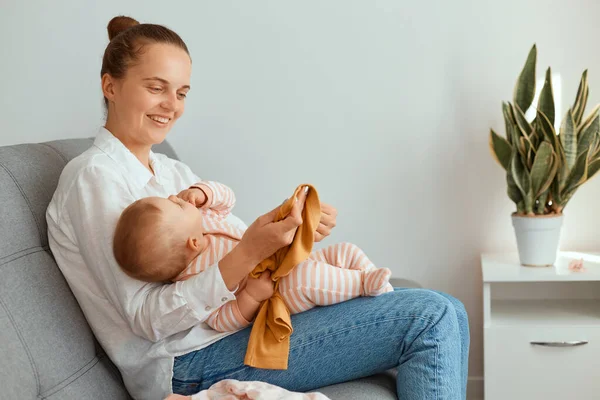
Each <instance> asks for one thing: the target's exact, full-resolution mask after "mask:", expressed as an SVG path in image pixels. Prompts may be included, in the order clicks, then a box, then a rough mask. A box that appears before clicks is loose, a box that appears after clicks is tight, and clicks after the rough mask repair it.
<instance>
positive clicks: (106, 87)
mask: <svg viewBox="0 0 600 400" xmlns="http://www.w3.org/2000/svg"><path fill="white" fill-rule="evenodd" d="M115 83H116V82H115V79H114V78H113V77H112V76H110V75H109V74H104V75H102V94H104V97H106V98H107V99H108V101H114V99H115Z"/></svg>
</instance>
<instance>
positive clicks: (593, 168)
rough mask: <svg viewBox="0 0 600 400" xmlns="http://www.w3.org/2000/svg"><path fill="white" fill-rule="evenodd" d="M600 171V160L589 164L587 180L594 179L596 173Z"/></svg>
mask: <svg viewBox="0 0 600 400" xmlns="http://www.w3.org/2000/svg"><path fill="white" fill-rule="evenodd" d="M598 170H600V159H598V160H594V161H592V162H591V163H590V164H588V176H587V180H588V181H589V180H590V179H592V177H593V176H594V175H596V172H598Z"/></svg>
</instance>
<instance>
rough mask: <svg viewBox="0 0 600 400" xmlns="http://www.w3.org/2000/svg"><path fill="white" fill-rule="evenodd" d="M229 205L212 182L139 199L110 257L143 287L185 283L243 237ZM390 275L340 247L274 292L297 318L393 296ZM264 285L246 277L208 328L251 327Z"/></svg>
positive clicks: (300, 268) (228, 194)
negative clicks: (339, 305)
mask: <svg viewBox="0 0 600 400" xmlns="http://www.w3.org/2000/svg"><path fill="white" fill-rule="evenodd" d="M234 205H235V196H234V193H233V191H232V190H231V189H230V188H228V187H227V186H225V185H223V184H221V183H217V182H212V181H203V182H200V183H198V184H196V185H194V186H192V187H191V188H190V189H189V190H186V191H183V192H182V193H180V194H179V195H178V196H169V198H168V199H165V198H160V197H147V198H143V199H141V200H138V201H136V202H134V203H133V204H131V205H130V206H129V207H127V208H126V209H125V210H124V211H123V213H122V214H121V216H120V218H119V221H118V223H117V227H116V230H115V236H114V248H113V250H114V254H115V258H116V260H117V262H118V263H119V265H120V266H121V268H122V269H123V270H124V271H125V272H126V273H127V274H128V275H129V276H131V277H133V278H136V279H140V280H143V281H147V282H166V281H178V280H185V279H188V278H189V277H191V276H194V275H196V274H199V273H202V272H203V271H204V269H206V268H208V267H209V266H211V265H213V264H215V263H217V262H219V261H220V260H221V259H222V258H223V257H224V256H225V255H226V254H227V253H229V252H230V251H231V250H232V249H233V248H234V247H235V246H236V245H237V244H238V243H239V242H240V240H241V238H242V235H243V233H244V232H243V231H242V230H240V229H238V228H236V227H235V226H233V225H231V224H230V223H228V222H227V221H226V218H227V216H228V215H229V214H230V212H231V210H232V209H233V206H234ZM390 276H391V271H390V270H389V269H387V268H376V267H375V266H374V265H373V264H372V263H371V262H370V261H369V259H368V258H367V256H366V255H365V254H364V253H363V251H362V250H361V249H359V248H358V247H356V246H355V245H353V244H349V243H340V244H335V245H332V246H329V247H327V248H325V249H321V250H317V251H313V252H312V253H311V254H310V255H309V257H308V259H307V260H306V261H304V262H302V263H300V264H298V265H297V266H296V267H295V268H294V269H293V270H292V272H290V273H289V274H288V275H287V276H285V277H282V278H281V279H280V281H279V293H280V294H281V297H282V298H283V301H284V302H285V304H286V306H287V307H288V309H289V310H290V313H291V314H296V313H299V312H302V311H306V310H308V309H311V308H313V307H315V306H317V305H318V306H324V305H332V304H337V303H340V302H342V301H346V300H350V299H353V298H356V297H359V296H378V295H380V294H383V293H386V292H390V291H392V290H393V288H392V286H391V285H390V283H389V278H390ZM269 286H270V287H272V282H270V276H269V274H268V273H263V274H262V275H261V277H260V278H258V279H253V278H246V279H245V280H244V281H243V282H241V283H240V285H239V287H238V289H237V291H236V293H235V296H236V299H235V300H232V301H230V302H228V303H225V304H224V305H222V306H221V307H220V308H218V309H216V310H215V311H214V312H212V313H211V314H210V316H209V317H208V319H207V321H206V322H207V324H208V325H209V326H210V327H211V328H213V329H215V330H217V331H221V332H226V331H233V330H238V329H241V328H243V327H245V326H248V325H250V324H251V320H252V319H253V318H254V317H255V314H256V312H257V310H258V308H259V306H260V303H261V302H262V301H263V300H266V298H268V297H270V294H269V290H268V287H269ZM265 287H267V290H265ZM265 293H266V295H267V296H268V297H265V296H266V295H265ZM271 293H272V292H271Z"/></svg>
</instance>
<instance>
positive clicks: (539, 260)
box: [512, 214, 563, 267]
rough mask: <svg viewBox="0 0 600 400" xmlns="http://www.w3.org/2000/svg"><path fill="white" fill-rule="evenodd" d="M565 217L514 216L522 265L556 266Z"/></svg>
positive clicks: (513, 221)
mask: <svg viewBox="0 0 600 400" xmlns="http://www.w3.org/2000/svg"><path fill="white" fill-rule="evenodd" d="M562 221H563V215H562V214H561V215H537V216H535V217H524V216H519V215H515V214H513V215H512V223H513V227H514V228H515V235H516V237H517V248H518V249H519V259H520V260H521V264H522V265H525V266H531V267H543V266H550V265H554V262H555V261H556V256H557V253H558V242H559V240H560V229H561V227H562Z"/></svg>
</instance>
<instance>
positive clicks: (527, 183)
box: [510, 151, 531, 200]
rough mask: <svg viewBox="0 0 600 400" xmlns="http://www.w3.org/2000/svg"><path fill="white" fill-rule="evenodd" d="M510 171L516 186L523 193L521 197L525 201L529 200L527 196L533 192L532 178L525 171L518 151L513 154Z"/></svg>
mask: <svg viewBox="0 0 600 400" xmlns="http://www.w3.org/2000/svg"><path fill="white" fill-rule="evenodd" d="M510 169H511V172H512V176H513V179H514V180H515V184H516V185H517V187H518V188H519V190H520V191H521V196H523V199H525V200H527V196H528V195H529V194H530V190H531V177H530V176H529V173H528V172H527V170H526V169H525V166H524V165H523V162H522V161H521V157H519V154H518V153H517V152H516V151H515V152H513V154H512V158H511V165H510Z"/></svg>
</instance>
